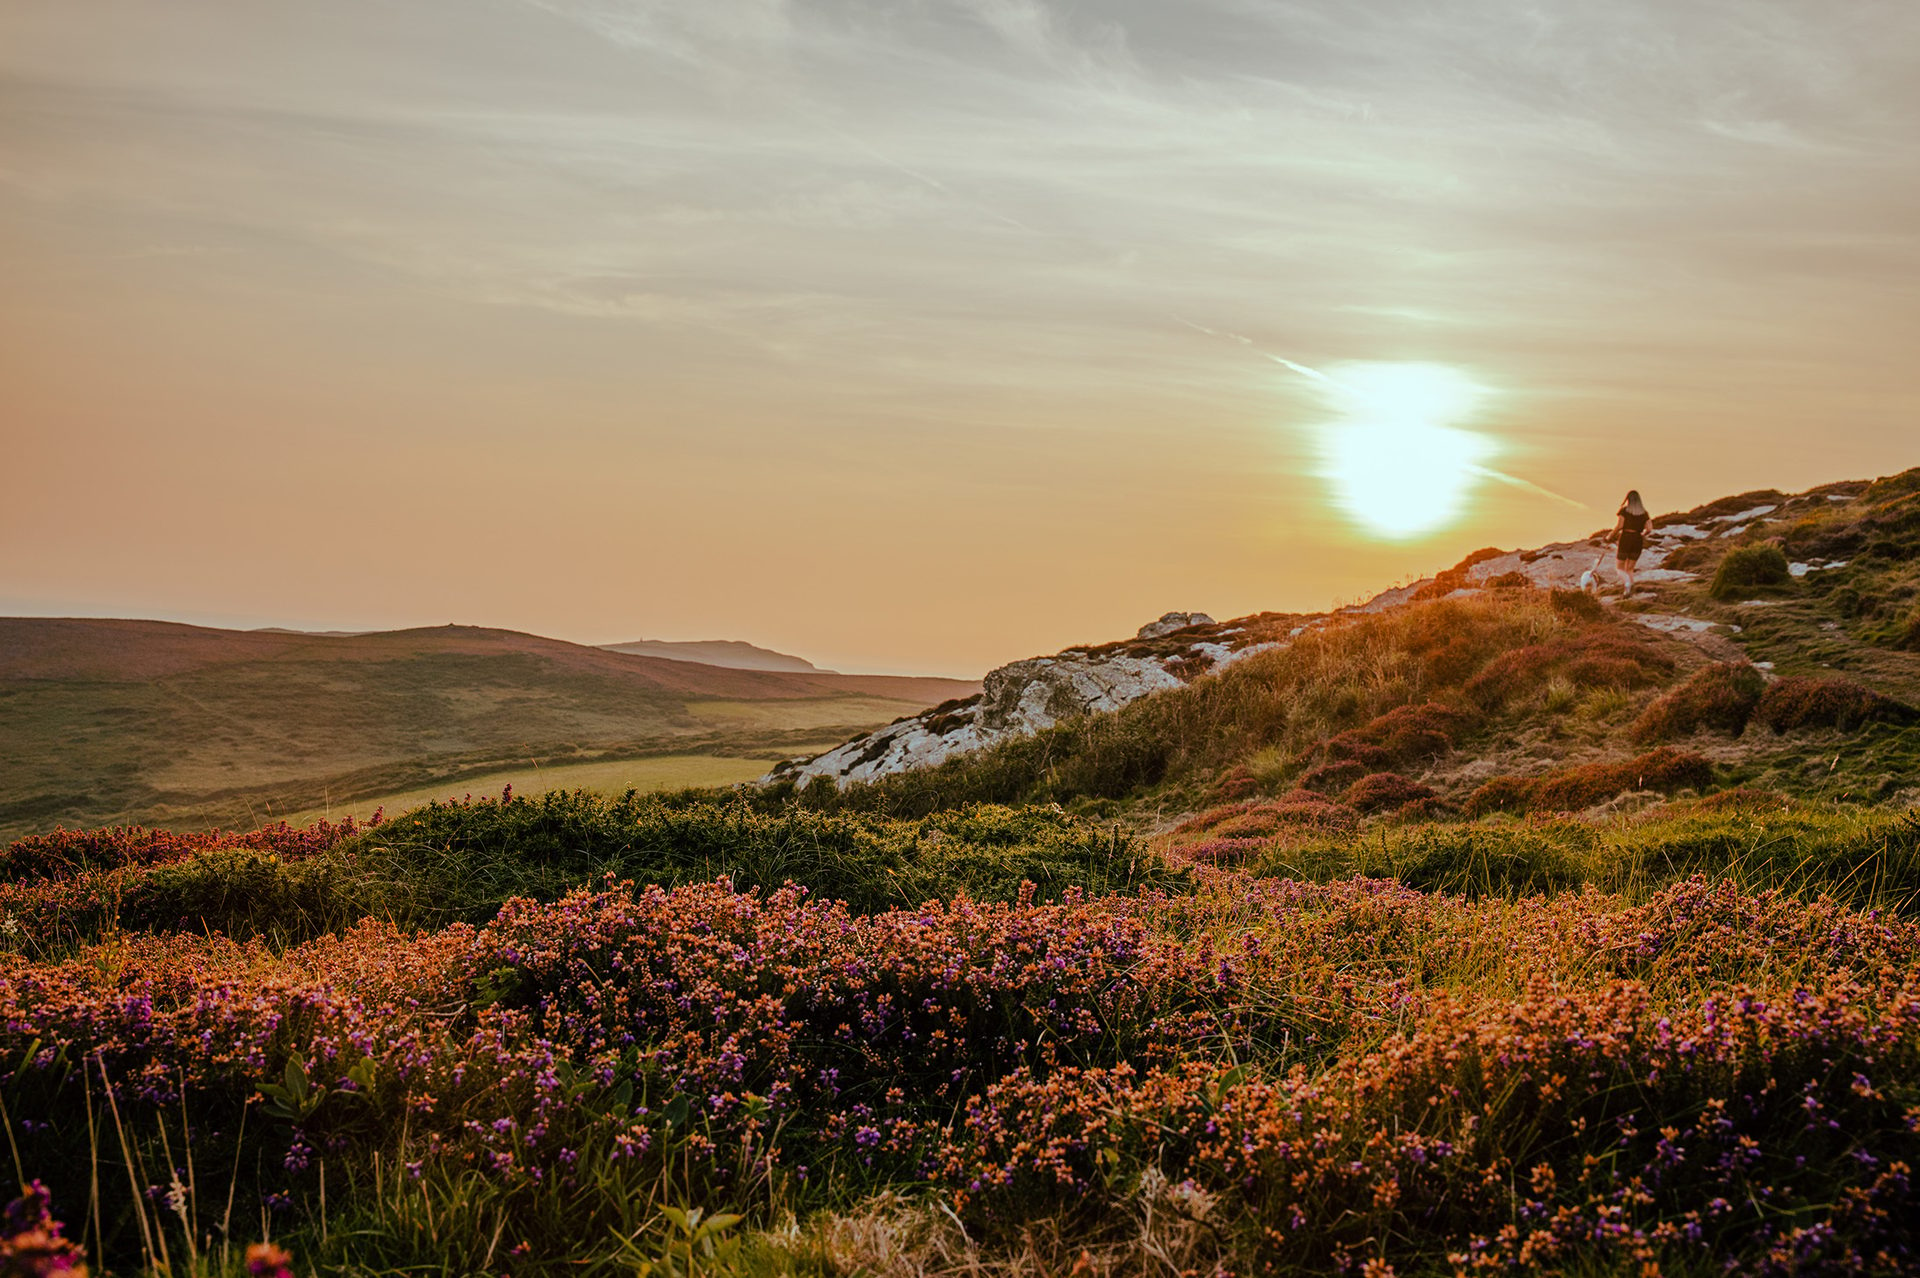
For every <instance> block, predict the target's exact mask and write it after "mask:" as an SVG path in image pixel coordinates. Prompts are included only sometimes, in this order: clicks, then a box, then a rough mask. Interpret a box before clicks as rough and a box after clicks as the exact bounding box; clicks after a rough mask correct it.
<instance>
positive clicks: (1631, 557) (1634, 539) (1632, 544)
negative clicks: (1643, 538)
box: [1619, 532, 1640, 564]
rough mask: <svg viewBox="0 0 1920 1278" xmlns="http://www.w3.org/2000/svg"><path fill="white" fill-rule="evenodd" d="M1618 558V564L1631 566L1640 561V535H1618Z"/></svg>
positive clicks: (1624, 533) (1635, 533)
mask: <svg viewBox="0 0 1920 1278" xmlns="http://www.w3.org/2000/svg"><path fill="white" fill-rule="evenodd" d="M1619 558H1620V562H1621V563H1623V564H1631V563H1637V562H1639V559H1640V534H1639V533H1637V532H1623V533H1621V534H1620V556H1619Z"/></svg>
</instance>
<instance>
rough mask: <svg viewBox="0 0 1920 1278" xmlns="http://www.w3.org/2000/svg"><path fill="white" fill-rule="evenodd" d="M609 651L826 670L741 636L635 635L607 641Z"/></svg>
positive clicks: (736, 666) (731, 665) (729, 665)
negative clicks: (626, 639)
mask: <svg viewBox="0 0 1920 1278" xmlns="http://www.w3.org/2000/svg"><path fill="white" fill-rule="evenodd" d="M600 646H601V647H602V648H605V649H606V650H607V651H608V652H630V653H632V654H634V655H635V656H638V657H665V658H666V659H667V660H669V661H696V662H699V663H700V664H701V665H705V666H720V667H721V668H723V669H727V670H787V671H794V672H798V673H801V674H813V673H828V674H830V673H832V672H831V671H825V672H822V671H821V670H820V667H818V666H816V665H814V664H813V663H812V662H811V661H808V660H807V659H806V658H805V657H795V656H791V655H789V654H787V653H784V652H775V651H774V650H773V649H771V648H762V647H760V646H759V645H758V644H751V643H747V642H745V641H743V640H739V639H694V640H673V639H633V640H629V641H628V642H626V643H603V644H601V645H600Z"/></svg>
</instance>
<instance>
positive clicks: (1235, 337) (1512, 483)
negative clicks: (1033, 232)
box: [1173, 313, 1592, 510]
mask: <svg viewBox="0 0 1920 1278" xmlns="http://www.w3.org/2000/svg"><path fill="white" fill-rule="evenodd" d="M1173 318H1174V319H1175V320H1177V321H1179V322H1180V323H1182V324H1185V325H1186V326H1187V327H1188V328H1190V329H1193V330H1194V331H1195V332H1197V333H1205V334H1206V335H1207V336H1208V337H1224V338H1226V339H1227V340H1228V341H1230V342H1238V343H1240V345H1242V346H1244V347H1246V348H1247V349H1248V350H1250V351H1252V352H1253V353H1254V354H1256V355H1258V356H1260V357H1261V358H1262V359H1269V360H1272V361H1273V362H1274V363H1276V364H1279V365H1281V366H1282V367H1285V368H1289V369H1291V370H1293V371H1294V372H1296V373H1298V374H1300V376H1302V377H1305V378H1307V379H1309V380H1311V381H1316V382H1319V383H1321V384H1322V385H1324V386H1332V387H1335V388H1337V389H1339V390H1347V391H1350V389H1351V388H1349V387H1347V386H1343V385H1341V383H1340V382H1339V381H1338V380H1336V379H1335V378H1332V377H1328V376H1327V375H1326V374H1325V373H1323V372H1321V371H1320V370H1319V369H1317V368H1309V367H1308V366H1307V365H1305V364H1300V363H1296V362H1295V361H1293V360H1290V359H1288V358H1286V357H1285V356H1283V355H1275V354H1274V353H1273V352H1272V351H1269V350H1263V349H1261V348H1260V346H1259V345H1257V344H1256V343H1255V342H1254V340H1253V339H1252V338H1251V337H1242V336H1241V335H1240V334H1238V333H1235V332H1231V331H1228V330H1226V329H1218V328H1208V327H1207V326H1206V325H1205V324H1196V323H1194V322H1193V321H1192V320H1190V319H1188V318H1187V317H1186V316H1184V315H1180V314H1178V313H1174V315H1173ZM1468 470H1469V471H1470V472H1471V473H1473V474H1475V475H1479V476H1480V477H1481V478H1483V479H1492V480H1496V481H1498V482H1499V483H1502V484H1506V485H1508V486H1509V487H1512V488H1518V489H1520V490H1521V491H1522V492H1529V493H1533V494H1535V495H1537V496H1540V497H1545V498H1547V499H1548V500H1549V501H1557V502H1560V503H1561V504H1563V505H1567V506H1571V507H1573V508H1574V509H1575V510H1591V509H1592V507H1591V506H1588V505H1587V504H1586V503H1585V502H1582V501H1575V500H1574V499H1573V498H1571V497H1568V496H1566V495H1564V494H1562V493H1556V492H1554V491H1553V490H1552V489H1551V488H1542V487H1541V486H1540V485H1539V484H1536V483H1534V482H1533V481H1532V480H1530V479H1522V478H1520V477H1519V476H1518V475H1509V474H1507V473H1506V472H1505V471H1500V470H1495V469H1493V468H1492V467H1491V466H1470V467H1468Z"/></svg>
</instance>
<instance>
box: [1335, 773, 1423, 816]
mask: <svg viewBox="0 0 1920 1278" xmlns="http://www.w3.org/2000/svg"><path fill="white" fill-rule="evenodd" d="M1433 797H1434V791H1433V790H1432V788H1431V787H1429V786H1424V785H1421V784H1420V783H1419V782H1418V781H1409V780H1408V779H1407V778H1405V777H1403V776H1401V775H1400V774H1399V773H1397V772H1376V773H1374V774H1373V775H1372V776H1367V777H1362V778H1360V780H1358V781H1355V782H1354V783H1353V784H1352V785H1351V786H1349V787H1347V793H1346V796H1345V799H1346V803H1347V806H1348V807H1351V808H1356V809H1358V810H1359V811H1361V812H1383V811H1386V810H1388V809H1392V808H1401V807H1405V806H1406V805H1407V804H1409V803H1415V802H1418V801H1419V800H1421V799H1431V798H1433Z"/></svg>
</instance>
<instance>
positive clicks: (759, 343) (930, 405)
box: [0, 0, 1920, 676]
mask: <svg viewBox="0 0 1920 1278" xmlns="http://www.w3.org/2000/svg"><path fill="white" fill-rule="evenodd" d="M0 281H4V287H3V288H0V431H3V432H4V442H3V445H0V457H4V464H3V465H0V613H7V614H14V615H26V614H33V615H92V616H142V617H161V618H169V619H174V620H184V621H192V622H197V623H202V624H214V625H229V626H256V625H287V626H299V627H307V628H315V629H375V628H392V627H400V626H411V625H435V624H443V623H446V622H450V621H452V622H461V623H468V624H478V625H495V626H505V627H510V628H514V629H520V630H528V631H533V632H536V633H540V634H546V635H552V636H556V637H559V638H565V639H572V640H577V641H581V642H593V643H600V642H615V641H620V640H627V639H634V638H640V637H648V638H664V639H705V638H740V639H746V640H750V641H752V642H756V643H761V644H765V645H768V646H771V647H775V648H779V649H782V650H784V651H789V652H794V653H798V654H800V655H803V656H806V657H808V658H810V659H812V660H814V661H816V662H818V663H820V664H822V665H825V666H829V667H834V668H839V669H846V670H874V671H898V672H925V673H947V674H955V675H973V676H977V675H978V674H979V673H981V672H982V671H984V670H986V669H988V668H990V667H992V666H995V665H999V664H1002V663H1004V662H1006V661H1010V660H1014V659H1018V658H1021V657H1026V656H1031V655H1034V654H1037V653H1044V652H1051V651H1055V650H1057V649H1059V648H1061V647H1063V646H1066V645H1068V644H1072V643H1079V642H1089V641H1104V640H1108V639H1113V638H1118V637H1121V636H1123V635H1126V634H1130V633H1132V631H1133V630H1134V629H1135V628H1136V627H1138V626H1139V625H1140V624H1142V623H1143V622H1145V621H1147V620H1150V619H1152V618H1153V617H1156V616H1158V615H1159V614H1160V613H1162V612H1165V611H1168V610H1172V609H1178V610H1182V611H1185V610H1196V609H1197V610H1205V611H1207V612H1209V613H1212V614H1213V615H1215V616H1217V617H1228V616H1235V615H1241V614H1245V613H1249V612H1254V611H1259V610H1263V609H1275V610H1286V611H1298V610H1318V609H1322V608H1326V607H1328V606H1331V605H1335V604H1339V603H1344V602H1351V601H1353V600H1356V599H1359V598H1362V597H1365V596H1368V595H1371V594H1372V593H1374V592H1375V591H1377V590H1379V589H1382V588H1384V587H1386V586H1389V585H1392V584H1395V583H1397V582H1400V581H1404V580H1407V579H1409V578H1411V577H1413V576H1415V575H1421V574H1424V573H1427V572H1431V571H1432V570H1434V569H1436V568H1440V567H1444V566H1446V565H1448V564H1451V563H1453V562H1455V561H1456V560H1458V559H1459V558H1460V557H1461V556H1462V555H1463V554H1465V553H1466V552H1467V551H1470V550H1472V549H1474V548H1476V547H1479V546H1484V545H1500V546H1509V547H1510V546H1519V545H1537V544H1541V543H1543V542H1547V541H1550V540H1560V539H1568V538H1574V537H1579V536H1583V535H1585V534H1587V533H1589V532H1591V531H1593V530H1595V529H1597V528H1600V527H1604V526H1606V525H1608V524H1610V523H1611V522H1612V512H1613V509H1614V507H1615V506H1616V505H1617V504H1618V502H1619V500H1620V496H1621V494H1622V493H1623V492H1624V491H1625V490H1626V489H1627V488H1629V487H1635V488H1638V489H1640V490H1641V491H1642V492H1643V493H1644V494H1645V496H1646V499H1647V502H1648V504H1649V505H1650V506H1652V507H1653V508H1654V509H1655V510H1656V511H1659V510H1670V509H1681V508H1685V507H1687V506H1690V505H1693V504H1696V503H1698V502H1700V501H1704V500H1710V499H1712V498H1715V497H1719V496H1722V495H1726V494H1730V493H1734V492H1738V491H1741V490H1744V489H1749V488H1757V487H1778V488H1783V489H1796V488H1803V487H1807V486H1811V485H1813V484H1816V483H1821V482H1826V481H1829V480H1834V479H1843V478H1857V477H1867V476H1873V475H1879V474H1885V473H1889V472H1892V471H1896V470H1900V469H1904V468H1905V467H1907V466H1910V465H1914V464H1920V448H1916V447H1915V443H1916V441H1917V440H1920V429H1917V428H1916V427H1917V423H1916V408H1917V407H1920V394H1917V393H1916V370H1917V369H1920V362H1917V361H1916V360H1915V358H1914V351H1915V350H1916V349H1917V348H1920V6H1916V5H1914V4H1912V3H1911V2H1910V0H1892V2H1888V0H1854V2H1852V3H1848V4H1844V5H1834V4H1828V3H1816V2H1812V0H1608V3H1605V4H1594V3H1591V0H1472V2H1468V0H1422V2H1418V3H1411V2H1408V3H1402V2H1385V0H1279V2H1271V3H1269V2H1264V0H1181V2H1180V3H1167V2H1166V0H1099V2H1094V0H1071V2H1070V0H887V2H883V0H870V2H866V3H860V2H855V0H377V2H375V0H327V3H315V2H314V0H301V2H300V3H285V2H282V0H245V2H243V0H224V2H221V3H213V2H209V0H169V3H167V4H164V5H160V4H153V3H151V0H89V3H87V4H84V5H79V4H74V3H72V2H71V0H7V3H6V4H5V5H3V6H0ZM1383 388H1384V389H1383Z"/></svg>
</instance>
